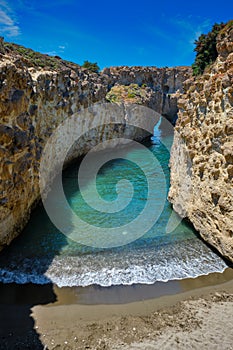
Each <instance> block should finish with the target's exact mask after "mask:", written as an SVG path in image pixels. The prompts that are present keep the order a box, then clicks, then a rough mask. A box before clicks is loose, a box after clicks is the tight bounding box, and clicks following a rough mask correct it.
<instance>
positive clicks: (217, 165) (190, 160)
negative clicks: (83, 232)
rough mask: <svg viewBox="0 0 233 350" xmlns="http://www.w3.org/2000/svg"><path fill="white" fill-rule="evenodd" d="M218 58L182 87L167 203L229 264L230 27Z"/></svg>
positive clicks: (232, 150) (232, 214)
mask: <svg viewBox="0 0 233 350" xmlns="http://www.w3.org/2000/svg"><path fill="white" fill-rule="evenodd" d="M217 50H218V58H217V60H216V62H215V63H214V64H213V65H212V66H211V67H210V68H209V69H207V70H206V71H205V73H204V74H203V75H202V76H201V77H199V78H198V79H196V81H194V80H193V79H190V80H188V81H187V82H186V83H185V93H184V95H183V96H182V97H181V98H180V99H179V101H178V107H179V114H178V115H179V117H178V122H177V125H176V128H175V129H176V131H175V138H174V144H173V148H172V154H171V160H170V166H171V188H170V193H169V200H170V201H171V203H173V207H174V209H175V210H176V211H177V212H178V213H179V214H180V215H181V216H182V217H187V218H189V220H190V221H191V222H192V223H193V225H194V227H195V228H196V230H197V231H199V232H200V234H201V236H202V237H203V238H204V240H205V241H207V242H208V243H209V244H211V245H212V246H213V247H215V248H216V249H217V250H218V251H219V252H220V253H221V254H222V255H223V256H225V257H226V258H228V259H230V260H231V261H233V26H232V21H231V22H230V23H229V24H228V25H227V26H226V27H225V28H224V29H223V30H222V31H221V32H220V34H219V36H218V40H217Z"/></svg>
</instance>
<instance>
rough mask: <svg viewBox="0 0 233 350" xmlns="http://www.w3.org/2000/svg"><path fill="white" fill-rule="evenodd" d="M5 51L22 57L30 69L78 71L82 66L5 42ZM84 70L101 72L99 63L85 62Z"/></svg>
mask: <svg viewBox="0 0 233 350" xmlns="http://www.w3.org/2000/svg"><path fill="white" fill-rule="evenodd" d="M3 45H4V50H5V51H6V52H7V53H8V54H10V55H13V56H15V57H17V56H20V58H21V60H22V61H23V62H24V64H25V65H26V66H28V67H35V68H44V69H48V70H64V69H67V68H69V69H74V70H75V69H77V68H80V65H78V64H76V63H73V62H69V61H66V60H63V59H62V58H61V57H59V56H50V55H47V54H42V53H40V52H36V51H34V50H32V49H29V48H26V47H24V46H21V45H18V44H14V43H8V42H3ZM82 67H83V68H85V69H88V70H89V71H90V72H95V73H97V72H99V67H98V65H97V63H91V62H88V61H85V62H84V64H83V65H82Z"/></svg>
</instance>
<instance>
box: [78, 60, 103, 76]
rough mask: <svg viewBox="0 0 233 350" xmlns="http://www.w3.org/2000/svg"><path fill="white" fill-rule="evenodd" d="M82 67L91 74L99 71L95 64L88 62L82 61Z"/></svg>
mask: <svg viewBox="0 0 233 350" xmlns="http://www.w3.org/2000/svg"><path fill="white" fill-rule="evenodd" d="M82 67H83V68H86V69H88V70H90V71H91V72H93V73H98V72H99V71H100V68H99V66H98V64H97V62H94V63H92V62H89V61H84V63H83V65H82Z"/></svg>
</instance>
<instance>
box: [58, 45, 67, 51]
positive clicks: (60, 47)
mask: <svg viewBox="0 0 233 350" xmlns="http://www.w3.org/2000/svg"><path fill="white" fill-rule="evenodd" d="M58 47H59V49H61V50H64V49H65V48H66V47H65V46H63V45H59V46H58Z"/></svg>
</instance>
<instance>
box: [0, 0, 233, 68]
mask: <svg viewBox="0 0 233 350" xmlns="http://www.w3.org/2000/svg"><path fill="white" fill-rule="evenodd" d="M232 10H233V5H232V1H228V0H227V1H221V2H218V4H217V5H216V4H214V2H210V1H204V0H202V1H200V0H197V1H191V2H189V1H188V0H186V1H185V2H184V1H179V0H177V1H168V0H167V1H164V0H161V1H152V0H143V1H140V2H139V1H136V0H135V1H131V0H129V1H127V0H124V1H123V0H117V1H111V0H108V1H106V0H104V1H99V2H98V1H87V0H86V1H85V0H82V1H80V0H30V1H29V0H0V33H1V35H2V36H4V37H5V40H6V41H11V42H16V43H18V44H21V45H24V46H26V47H30V48H32V49H34V50H36V51H40V52H42V53H48V54H51V55H59V56H61V57H62V58H64V59H67V60H70V61H73V62H76V63H79V64H82V63H83V61H84V60H89V61H92V62H97V63H98V64H99V66H100V67H101V68H103V67H109V66H118V65H129V66H132V65H143V66H158V67H163V66H169V67H170V66H176V65H190V64H191V63H192V62H193V60H194V57H195V54H194V52H193V48H194V45H193V42H194V40H195V39H196V38H197V37H198V36H199V35H200V34H201V33H207V32H208V31H209V30H210V29H211V27H212V24H213V23H214V22H226V21H228V20H230V19H232V17H233V16H232V15H233V11H232Z"/></svg>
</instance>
